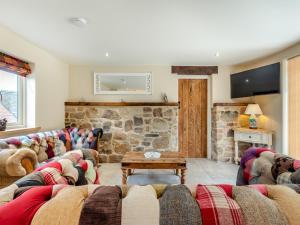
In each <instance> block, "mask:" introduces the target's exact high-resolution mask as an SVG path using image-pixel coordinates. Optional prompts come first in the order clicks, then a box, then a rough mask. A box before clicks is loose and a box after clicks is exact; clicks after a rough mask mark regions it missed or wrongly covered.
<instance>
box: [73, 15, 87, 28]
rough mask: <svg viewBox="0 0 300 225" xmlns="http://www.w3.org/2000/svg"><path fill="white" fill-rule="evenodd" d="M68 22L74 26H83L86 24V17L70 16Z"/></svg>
mask: <svg viewBox="0 0 300 225" xmlns="http://www.w3.org/2000/svg"><path fill="white" fill-rule="evenodd" d="M69 22H70V23H71V24H73V25H74V26H76V27H85V26H86V25H87V24H88V21H87V19H85V18H83V17H72V18H70V19H69Z"/></svg>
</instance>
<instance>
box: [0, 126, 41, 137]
mask: <svg viewBox="0 0 300 225" xmlns="http://www.w3.org/2000/svg"><path fill="white" fill-rule="evenodd" d="M40 130H41V127H32V128H19V129H11V130H6V131H0V139H1V138H9V137H15V136H21V135H27V134H31V133H36V132H38V131H40Z"/></svg>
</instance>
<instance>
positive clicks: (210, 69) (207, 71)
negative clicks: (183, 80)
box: [172, 66, 218, 75]
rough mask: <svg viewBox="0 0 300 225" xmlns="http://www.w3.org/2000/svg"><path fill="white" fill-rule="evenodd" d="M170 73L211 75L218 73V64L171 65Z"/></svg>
mask: <svg viewBox="0 0 300 225" xmlns="http://www.w3.org/2000/svg"><path fill="white" fill-rule="evenodd" d="M172 73H176V74H178V75H212V74H217V73H218V66H172Z"/></svg>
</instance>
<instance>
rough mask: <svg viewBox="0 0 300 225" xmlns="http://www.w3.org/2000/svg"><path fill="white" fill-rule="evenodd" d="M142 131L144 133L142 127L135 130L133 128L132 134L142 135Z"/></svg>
mask: <svg viewBox="0 0 300 225" xmlns="http://www.w3.org/2000/svg"><path fill="white" fill-rule="evenodd" d="M143 131H144V129H143V127H136V128H134V132H135V133H138V134H141V133H143Z"/></svg>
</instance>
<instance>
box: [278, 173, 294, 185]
mask: <svg viewBox="0 0 300 225" xmlns="http://www.w3.org/2000/svg"><path fill="white" fill-rule="evenodd" d="M291 175H292V173H291V172H285V173H282V174H280V175H278V177H277V180H276V182H277V184H292V180H291Z"/></svg>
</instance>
